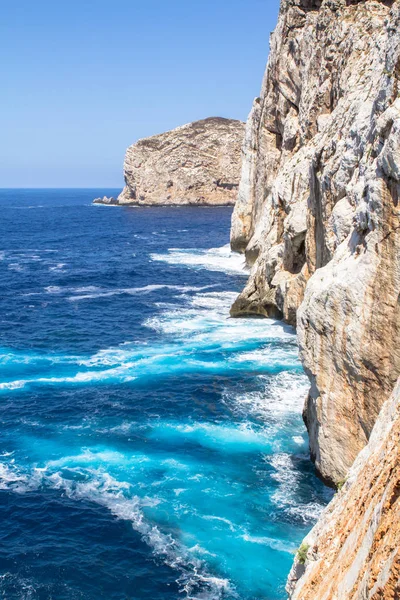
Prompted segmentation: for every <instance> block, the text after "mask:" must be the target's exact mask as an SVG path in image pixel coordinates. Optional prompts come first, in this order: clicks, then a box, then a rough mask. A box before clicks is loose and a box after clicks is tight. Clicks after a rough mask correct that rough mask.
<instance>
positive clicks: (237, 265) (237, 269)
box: [150, 244, 247, 275]
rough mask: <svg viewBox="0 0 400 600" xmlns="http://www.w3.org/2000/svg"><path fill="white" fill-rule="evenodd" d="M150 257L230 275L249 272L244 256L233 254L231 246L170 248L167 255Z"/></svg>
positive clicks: (172, 263)
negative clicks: (188, 248) (194, 248)
mask: <svg viewBox="0 0 400 600" xmlns="http://www.w3.org/2000/svg"><path fill="white" fill-rule="evenodd" d="M150 257H151V259H152V260H155V261H162V262H166V263H168V264H170V265H186V266H188V267H195V268H200V269H208V270H209V271H220V272H223V273H229V274H237V273H240V274H242V275H246V271H247V269H246V265H245V260H244V257H243V255H242V254H238V253H236V252H232V251H231V249H230V246H229V244H227V245H226V246H222V248H211V249H210V250H193V249H191V250H183V249H180V248H170V249H169V250H168V252H167V253H166V254H151V255H150Z"/></svg>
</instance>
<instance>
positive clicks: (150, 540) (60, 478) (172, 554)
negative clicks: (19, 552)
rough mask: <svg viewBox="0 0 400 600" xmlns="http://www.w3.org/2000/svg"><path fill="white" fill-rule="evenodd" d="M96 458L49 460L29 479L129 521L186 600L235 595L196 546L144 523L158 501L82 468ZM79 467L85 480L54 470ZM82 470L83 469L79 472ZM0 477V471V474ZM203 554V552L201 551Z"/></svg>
mask: <svg viewBox="0 0 400 600" xmlns="http://www.w3.org/2000/svg"><path fill="white" fill-rule="evenodd" d="M116 454H117V455H114V453H111V455H108V453H107V455H103V457H102V458H103V459H104V460H105V461H106V464H107V463H109V460H110V459H111V460H118V459H119V456H118V453H116ZM93 458H97V460H98V458H99V456H97V457H96V455H95V454H94V455H93V454H92V456H90V455H89V454H88V453H87V452H86V453H83V455H77V456H76V457H74V456H71V457H65V458H64V459H60V460H59V461H50V462H48V463H47V464H46V465H45V467H44V468H42V469H36V472H35V475H34V476H33V477H32V479H33V480H35V484H36V485H40V484H41V483H42V484H43V483H44V484H45V485H49V486H50V487H53V488H55V489H59V490H63V491H64V493H66V494H67V495H68V496H69V497H70V498H72V499H76V500H80V499H82V500H89V501H91V502H95V503H97V504H99V505H101V506H104V507H105V508H107V509H108V510H109V511H110V512H111V513H112V514H113V515H114V516H115V517H117V518H118V519H122V520H125V521H129V522H130V523H131V524H132V527H133V529H134V530H135V531H137V532H138V533H139V534H140V535H141V537H142V539H143V541H144V542H146V543H147V544H148V546H149V547H150V548H151V549H152V551H153V553H154V554H155V555H156V556H158V557H160V558H162V560H163V561H164V562H165V563H166V564H167V565H169V566H170V567H171V568H173V569H176V570H178V571H179V572H180V577H179V580H178V582H179V584H180V586H181V589H182V591H183V592H185V594H186V598H187V600H189V599H193V600H195V599H198V600H200V599H204V600H205V599H207V600H219V599H220V598H222V597H225V596H224V594H226V593H229V595H230V597H234V596H235V592H234V590H233V588H232V585H231V583H230V582H229V580H228V579H222V578H218V577H214V576H213V575H212V574H210V573H209V572H208V570H207V567H206V564H205V562H204V561H203V560H202V559H201V558H198V555H201V554H202V553H201V551H200V547H197V546H196V547H194V548H193V549H189V548H187V547H186V546H185V545H183V544H182V543H181V542H179V541H178V540H177V539H175V538H174V537H173V536H172V535H171V534H165V533H163V532H162V531H161V530H160V529H159V527H157V525H155V524H154V523H152V522H149V521H147V519H146V517H145V514H144V512H143V509H144V508H146V507H153V506H156V505H157V504H158V503H159V499H157V498H150V497H148V496H145V497H144V498H140V497H139V496H136V495H132V494H131V485H130V484H129V483H127V482H125V481H119V480H117V479H115V478H114V477H113V476H111V475H110V474H109V473H107V472H105V471H103V470H102V469H100V468H98V469H93V468H89V467H86V466H85V465H86V462H88V463H90V460H91V459H92V460H93ZM82 459H83V461H84V463H83V465H81V471H80V472H81V473H82V474H86V480H85V481H77V480H76V479H68V478H66V477H65V476H64V472H65V471H59V470H57V468H59V467H66V466H67V465H68V464H71V463H72V465H71V466H72V469H71V468H69V469H68V470H69V471H71V470H73V469H74V466H73V465H79V463H82ZM82 467H83V470H82ZM0 475H1V471H0ZM204 554H206V552H204Z"/></svg>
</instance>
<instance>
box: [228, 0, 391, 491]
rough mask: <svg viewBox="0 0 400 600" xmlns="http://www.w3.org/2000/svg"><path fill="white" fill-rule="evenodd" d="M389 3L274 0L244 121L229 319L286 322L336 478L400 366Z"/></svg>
mask: <svg viewBox="0 0 400 600" xmlns="http://www.w3.org/2000/svg"><path fill="white" fill-rule="evenodd" d="M399 84H400V3H399V1H398V0H396V1H393V0H385V1H378V0H364V1H362V2H361V1H356V0H282V2H281V9H280V14H279V21H278V25H277V28H276V30H275V32H274V34H273V35H272V38H271V53H270V58H269V62H268V66H267V70H266V74H265V77H264V81H263V86H262V92H261V96H260V98H257V99H256V100H255V102H254V105H253V108H252V111H251V114H250V116H249V120H248V123H247V126H246V134H245V142H244V148H243V155H244V164H243V170H242V176H241V183H240V187H239V195H238V201H237V203H236V206H235V210H234V214H233V218H232V231H231V244H232V248H233V249H236V250H239V251H243V252H245V253H246V257H247V261H248V263H249V264H250V265H253V266H252V271H251V275H250V279H249V281H248V284H247V285H246V287H245V289H244V291H243V292H242V294H241V295H240V296H239V298H238V299H237V300H236V302H235V303H234V305H233V307H232V311H231V312H232V315H233V316H240V315H253V314H255V315H264V316H273V317H279V318H284V319H285V320H286V321H288V322H289V323H292V324H296V323H297V331H298V339H299V345H300V354H301V359H302V362H303V365H304V368H305V370H306V372H307V374H308V376H309V378H310V382H311V388H310V393H309V396H308V400H307V402H306V407H305V411H304V416H305V421H306V424H307V428H308V431H309V436H310V449H311V455H312V458H313V460H314V461H315V464H316V468H317V470H318V472H319V473H320V475H321V476H322V477H323V479H324V480H325V481H326V482H327V483H329V484H331V485H335V484H337V483H338V482H340V481H341V480H343V479H344V478H345V477H346V475H347V472H348V470H349V468H350V467H351V465H352V464H353V462H354V460H355V458H356V456H357V455H358V453H359V452H360V451H361V450H362V448H363V447H364V446H365V445H366V444H367V442H368V439H369V436H370V434H371V431H372V428H373V426H374V424H375V422H376V419H377V417H378V414H379V411H380V409H381V406H382V404H383V402H384V401H385V400H387V398H388V397H389V395H390V394H391V392H392V390H393V388H394V385H395V383H396V380H397V378H398V376H399V374H400V344H399V343H398V342H399V329H400V310H399V294H400V219H399V217H400V206H399V193H400V85H399Z"/></svg>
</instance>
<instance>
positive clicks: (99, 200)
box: [93, 196, 118, 206]
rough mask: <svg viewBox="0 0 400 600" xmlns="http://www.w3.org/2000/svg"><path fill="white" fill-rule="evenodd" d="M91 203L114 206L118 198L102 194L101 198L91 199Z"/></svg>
mask: <svg viewBox="0 0 400 600" xmlns="http://www.w3.org/2000/svg"><path fill="white" fill-rule="evenodd" d="M93 204H105V205H107V206H116V205H118V200H117V199H116V198H113V197H112V196H111V197H109V196H103V197H102V198H95V199H94V200H93Z"/></svg>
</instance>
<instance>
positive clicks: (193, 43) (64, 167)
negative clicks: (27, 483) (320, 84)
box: [0, 0, 279, 187]
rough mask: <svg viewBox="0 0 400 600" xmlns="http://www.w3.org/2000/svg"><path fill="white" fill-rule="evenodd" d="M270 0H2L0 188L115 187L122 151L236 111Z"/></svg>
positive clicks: (273, 10)
mask: <svg viewBox="0 0 400 600" xmlns="http://www.w3.org/2000/svg"><path fill="white" fill-rule="evenodd" d="M278 8H279V0H141V1H139V0H57V1H55V0H51V1H50V0H35V1H32V0H14V1H13V2H11V0H7V1H6V2H3V3H2V15H1V23H0V52H1V56H2V58H3V60H2V66H1V71H0V73H1V95H0V128H1V134H0V135H1V144H0V187H107V186H108V187H119V186H121V185H122V181H123V180H122V163H123V157H124V153H125V149H126V147H127V146H128V145H130V144H131V143H133V142H134V141H136V140H137V139H139V138H141V137H146V136H148V135H153V134H155V133H160V132H162V131H166V130H168V129H172V128H173V127H176V126H178V125H182V124H183V123H187V122H189V121H193V120H196V119H201V118H205V117H208V116H225V117H230V118H236V119H243V120H245V119H246V117H247V114H248V112H249V110H250V107H251V103H252V100H253V98H254V97H255V96H257V95H258V94H259V91H260V86H261V80H262V75H263V72H264V67H265V63H266V60H267V57H268V42H269V34H270V32H271V31H272V30H273V29H274V27H275V24H276V19H277V13H278Z"/></svg>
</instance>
